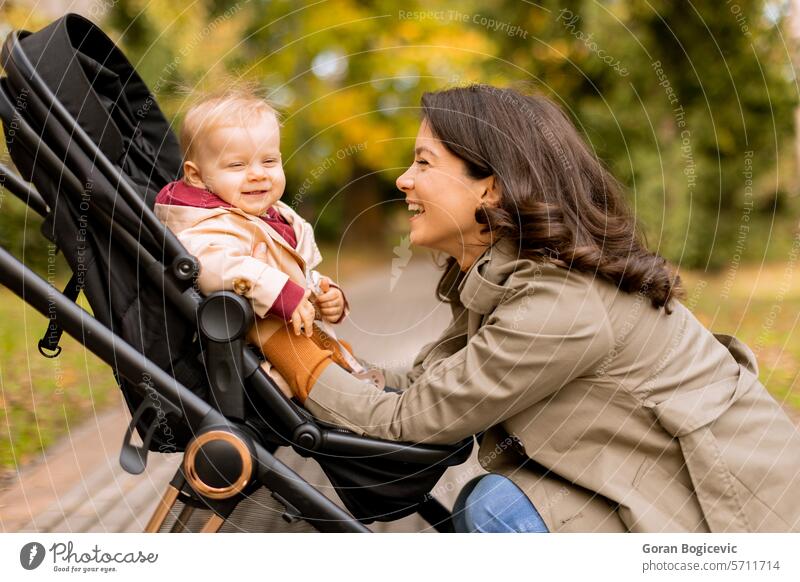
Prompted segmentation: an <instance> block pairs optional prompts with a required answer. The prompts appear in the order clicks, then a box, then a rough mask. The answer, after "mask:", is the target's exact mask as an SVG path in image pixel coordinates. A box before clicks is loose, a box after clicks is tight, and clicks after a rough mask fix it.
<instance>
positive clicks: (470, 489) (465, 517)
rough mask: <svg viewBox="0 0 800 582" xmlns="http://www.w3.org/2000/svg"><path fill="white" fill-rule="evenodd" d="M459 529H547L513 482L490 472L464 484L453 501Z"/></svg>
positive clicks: (473, 531)
mask: <svg viewBox="0 0 800 582" xmlns="http://www.w3.org/2000/svg"><path fill="white" fill-rule="evenodd" d="M453 526H454V527H455V530H456V532H459V533H511V532H520V533H548V531H549V530H548V529H547V526H546V525H545V524H544V521H543V520H542V516H541V515H539V512H538V511H536V508H535V507H534V506H533V503H531V501H530V499H528V497H527V496H526V495H525V494H524V493H523V492H522V490H520V488H519V487H517V486H516V485H514V483H513V482H512V481H511V480H510V479H507V478H506V477H503V476H502V475H497V474H494V473H490V474H489V475H482V476H479V477H475V478H474V479H473V480H472V481H470V482H469V483H467V484H466V485H464V488H463V489H462V490H461V492H460V493H459V494H458V499H456V502H455V505H453Z"/></svg>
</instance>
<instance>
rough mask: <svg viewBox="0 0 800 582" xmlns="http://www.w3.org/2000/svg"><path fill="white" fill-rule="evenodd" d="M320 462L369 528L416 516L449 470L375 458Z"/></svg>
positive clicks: (324, 470) (437, 466) (348, 507)
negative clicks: (375, 522)
mask: <svg viewBox="0 0 800 582" xmlns="http://www.w3.org/2000/svg"><path fill="white" fill-rule="evenodd" d="M317 460H318V461H319V464H320V467H322V470H323V472H324V473H325V475H326V476H327V477H328V479H329V480H330V482H331V484H332V485H333V486H334V488H335V489H336V493H338V494H339V498H340V499H341V500H342V503H344V505H345V507H347V509H349V510H350V512H351V513H352V514H353V516H354V517H355V518H356V519H358V520H360V521H362V522H363V523H367V524H368V523H372V522H373V521H394V520H395V519H400V518H401V517H405V516H407V515H411V514H412V513H415V512H416V511H417V509H418V505H419V504H420V503H422V502H423V501H425V499H426V498H427V496H428V495H429V492H430V490H431V489H433V487H434V486H435V485H436V483H437V481H439V479H440V478H441V477H442V474H443V473H444V472H445V470H446V469H447V467H446V466H443V465H432V466H426V465H418V464H415V463H400V462H397V461H394V460H389V459H381V458H375V457H373V458H367V459H346V458H342V459H333V458H330V457H327V458H319V459H317Z"/></svg>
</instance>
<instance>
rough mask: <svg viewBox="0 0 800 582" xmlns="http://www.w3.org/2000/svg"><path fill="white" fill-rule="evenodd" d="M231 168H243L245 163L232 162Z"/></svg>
mask: <svg viewBox="0 0 800 582" xmlns="http://www.w3.org/2000/svg"><path fill="white" fill-rule="evenodd" d="M228 167H229V168H243V167H244V164H243V163H242V162H231V163H230V164H228Z"/></svg>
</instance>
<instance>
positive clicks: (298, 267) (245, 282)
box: [155, 201, 349, 393]
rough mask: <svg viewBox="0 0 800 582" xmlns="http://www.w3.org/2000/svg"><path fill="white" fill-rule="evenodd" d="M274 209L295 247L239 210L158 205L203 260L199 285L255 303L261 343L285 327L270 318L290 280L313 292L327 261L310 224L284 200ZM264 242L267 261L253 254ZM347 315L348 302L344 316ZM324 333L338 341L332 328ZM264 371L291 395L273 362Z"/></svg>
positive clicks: (255, 333) (256, 336) (254, 333)
mask: <svg viewBox="0 0 800 582" xmlns="http://www.w3.org/2000/svg"><path fill="white" fill-rule="evenodd" d="M274 208H275V209H276V210H277V211H278V212H279V213H280V215H281V216H283V218H285V219H286V221H287V222H288V223H289V224H290V225H291V226H292V229H293V230H294V234H295V237H296V239H297V247H296V248H292V247H291V246H290V245H289V243H287V242H286V240H285V239H284V238H283V237H282V236H281V235H280V234H278V233H277V232H276V231H275V230H274V229H273V228H272V227H271V226H269V225H268V224H267V223H266V222H264V221H263V220H262V219H260V218H259V217H257V216H253V215H251V214H247V213H246V212H244V211H242V210H240V209H239V208H235V207H234V208H222V207H220V208H196V207H193V206H178V205H168V204H156V205H155V214H156V216H157V217H158V219H159V220H160V221H161V222H163V223H164V224H166V225H167V226H168V227H169V229H170V230H171V231H172V232H174V233H175V234H176V236H177V237H178V239H179V240H180V241H181V243H182V244H183V245H184V246H185V247H186V249H187V250H188V251H189V252H190V253H191V254H193V255H194V256H195V257H196V258H197V260H198V261H199V263H200V273H199V274H198V277H197V284H198V287H199V288H200V291H201V292H203V293H204V294H209V293H212V292H215V291H234V292H236V293H238V294H239V295H242V296H244V297H247V298H248V299H250V301H251V305H252V306H253V311H254V312H255V314H256V315H257V316H258V319H257V320H256V325H255V326H254V327H253V329H252V330H251V331H250V334H249V335H248V338H247V339H248V340H249V341H250V342H251V343H254V344H258V345H262V344H263V343H264V342H265V341H266V340H267V339H269V337H270V336H271V335H272V334H273V333H274V332H275V331H276V330H277V329H279V328H280V327H282V326H283V325H284V323H283V322H282V321H279V320H277V319H275V318H273V317H266V315H267V312H268V311H269V309H270V307H272V304H273V303H274V302H275V300H276V299H277V297H278V294H279V293H280V292H281V290H282V289H283V286H284V285H285V284H286V281H287V280H288V279H291V280H292V281H293V282H295V283H297V284H298V285H300V286H301V287H304V288H309V284H310V281H311V279H312V278H313V276H312V273H313V271H314V269H315V268H316V267H317V266H319V264H320V263H321V262H322V256H321V255H320V252H319V248H318V247H317V244H316V242H315V241H314V230H313V229H312V227H311V225H310V224H309V223H308V222H306V221H305V220H303V218H302V217H300V215H299V214H297V213H296V212H295V211H294V210H292V209H291V208H290V207H289V206H287V205H286V204H284V203H283V202H280V201H279V202H277V203H276V204H275V205H274ZM259 243H265V244H266V245H267V253H266V256H265V257H264V259H261V258H259V259H255V258H253V256H252V255H253V252H254V249H255V247H256V245H258V244H259ZM337 287H338V285H337ZM348 311H349V306H348V305H347V301H346V300H345V315H346V314H347V312H348ZM325 329H326V331H327V332H328V333H329V334H330V335H331V336H332V337H335V334H334V333H333V331H332V330H331V329H330V327H327V326H326V327H325ZM262 367H263V368H264V370H265V371H266V372H267V373H268V374H269V375H270V376H271V377H272V378H273V379H274V380H275V381H276V382H278V384H280V385H281V387H282V388H284V390H285V391H286V392H287V393H289V392H290V389H289V386H288V384H287V383H286V381H285V380H284V379H283V378H282V377H281V375H280V374H279V373H278V372H277V370H275V369H273V368H272V367H271V366H270V365H269V363H268V362H265V363H264V364H263V365H262Z"/></svg>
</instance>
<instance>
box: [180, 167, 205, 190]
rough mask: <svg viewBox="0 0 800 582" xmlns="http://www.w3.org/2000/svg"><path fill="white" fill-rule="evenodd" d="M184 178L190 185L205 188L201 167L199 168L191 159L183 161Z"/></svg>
mask: <svg viewBox="0 0 800 582" xmlns="http://www.w3.org/2000/svg"><path fill="white" fill-rule="evenodd" d="M183 179H184V180H185V181H186V183H187V184H189V185H190V186H194V187H196V188H205V184H204V183H203V176H201V175H200V168H198V167H197V164H195V163H194V162H192V161H190V160H186V161H185V162H183Z"/></svg>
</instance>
